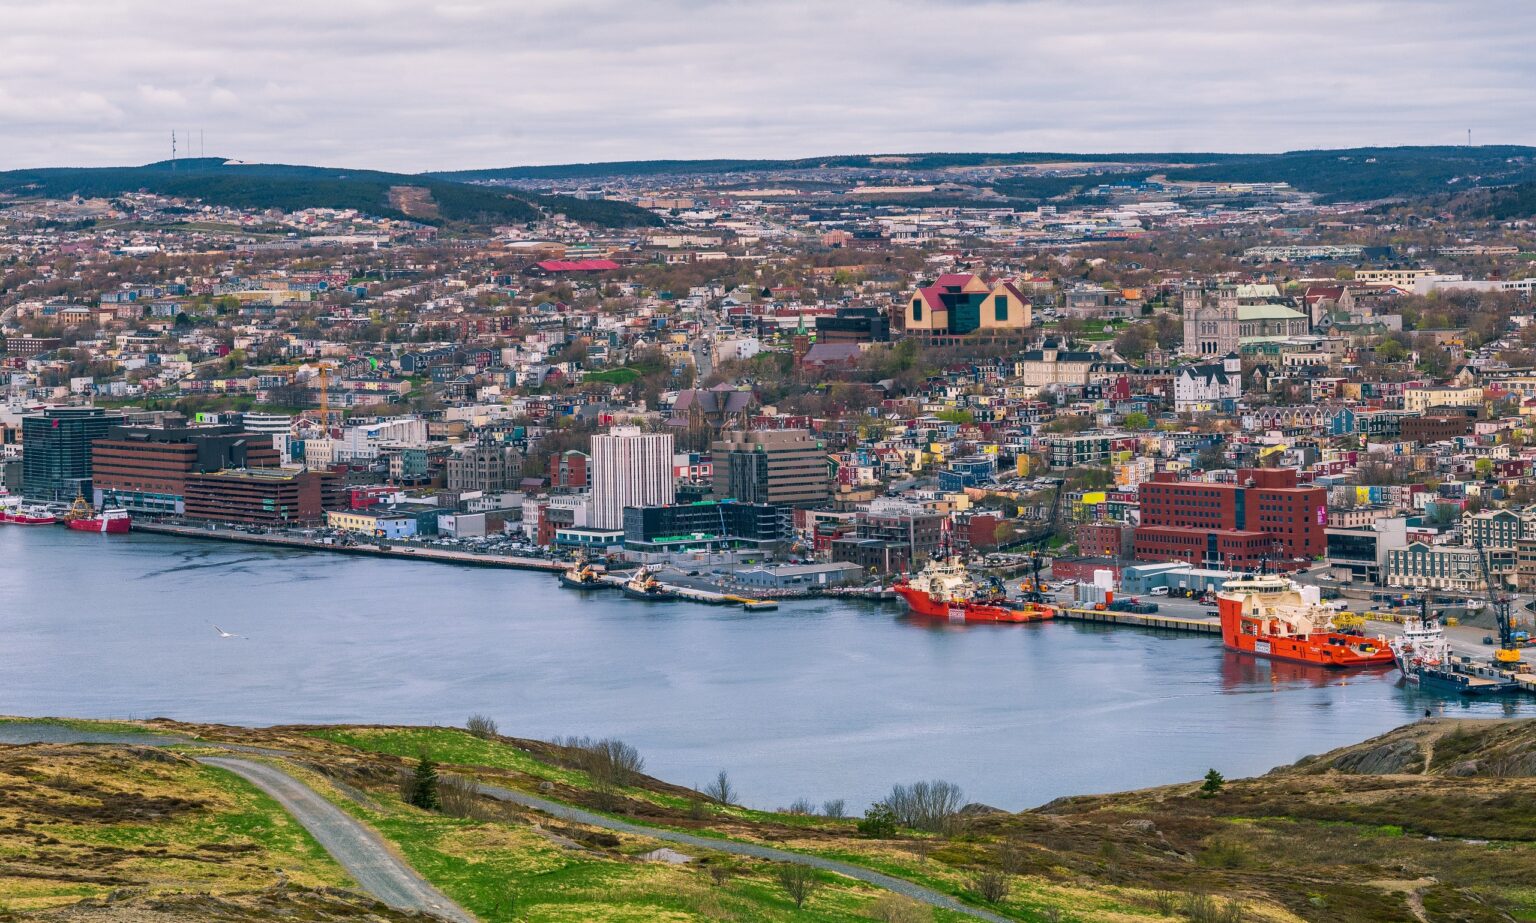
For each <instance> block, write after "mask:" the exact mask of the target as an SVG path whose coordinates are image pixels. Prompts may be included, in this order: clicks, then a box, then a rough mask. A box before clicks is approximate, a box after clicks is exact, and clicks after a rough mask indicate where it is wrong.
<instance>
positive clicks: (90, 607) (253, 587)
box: [0, 526, 1536, 809]
mask: <svg viewBox="0 0 1536 923" xmlns="http://www.w3.org/2000/svg"><path fill="white" fill-rule="evenodd" d="M215 625H217V626H219V627H220V628H222V629H223V630H224V631H226V632H229V633H232V634H235V635H240V636H243V637H238V638H225V637H220V635H219V634H218V633H217V632H216V631H215V629H214V627H213V626H215ZM1426 709H1428V710H1430V711H1431V712H1433V713H1436V714H1454V715H1463V716H1485V717H1495V716H1502V715H1532V714H1536V703H1531V702H1529V701H1521V700H1514V701H1510V702H1499V701H1493V702H1468V701H1464V700H1459V699H1454V698H1447V697H1442V696H1437V695H1433V694H1426V693H1421V692H1419V691H1417V690H1413V689H1411V688H1407V687H1404V686H1403V684H1402V683H1400V682H1399V681H1398V677H1397V674H1396V672H1395V671H1377V672H1373V673H1366V674H1342V675H1341V674H1337V673H1330V672H1328V671H1325V670H1321V669H1314V668H1308V667H1302V666H1289V665H1282V664H1273V663H1269V662H1266V661H1261V660H1253V659H1249V658H1245V657H1241V656H1239V655H1234V654H1230V653H1227V652H1224V651H1223V650H1222V649H1221V646H1220V642H1219V640H1218V639H1214V638H1209V637H1204V636H1192V635H1176V634H1162V633H1157V632H1151V631H1144V630H1139V629H1128V628H1111V627H1103V626H1095V625H1082V624H1069V623H1048V624H1042V625H972V626H951V625H935V624H931V623H923V622H915V621H912V620H910V619H908V618H906V617H903V616H900V615H898V610H897V609H896V608H895V607H890V606H879V605H874V604H867V603H858V602H844V601H792V602H787V603H785V604H784V605H782V606H781V607H780V608H779V609H777V610H776V611H772V612H762V613H747V612H743V611H740V610H738V609H734V608H717V607H710V606H701V605H696V604H690V603H646V602H633V601H629V600H625V599H623V598H622V597H621V596H619V594H617V593H612V592H603V591H595V592H587V593H582V592H577V591H573V590H567V589H563V588H561V587H560V586H559V583H558V581H557V580H556V579H555V578H554V577H552V576H549V575H545V574H537V573H526V572H516V571H501V570H490V569H481V568H462V567H455V566H451V565H443V564H429V563H417V562H411V561H400V560H382V559H372V558H364V557H352V556H345V555H336V554H330V553H326V552H318V551H316V552H309V551H287V550H274V549H264V548H255V547H250V546H244V545H238V544H228V543H222V542H211V541H202V540H196V539H183V538H172V537H163V536H150V535H131V536H104V535H92V534H86V533H79V532H70V531H67V530H64V529H59V528H44V527H36V528H24V527H17V526H0V713H4V714H15V715H32V716H43V715H70V716H97V717H152V716H167V717H173V718H180V719H184V720H207V721H221V722H227V723H237V724H252V725H264V724H287V723H299V722H313V723H319V722H370V723H413V724H431V723H438V724H452V725H462V723H463V721H464V719H465V718H466V717H467V716H468V715H469V714H471V713H473V712H481V713H485V714H487V715H490V716H492V717H494V718H495V719H496V720H497V721H498V722H499V724H500V726H501V729H502V731H503V733H508V734H515V735H519V736H525V737H538V738H548V737H553V736H556V735H562V736H563V735H569V734H580V735H593V736H617V737H621V738H623V739H625V740H626V741H628V742H630V743H632V744H634V745H635V746H637V747H638V748H639V749H640V751H641V753H642V754H643V755H644V756H645V757H646V760H647V768H648V770H649V771H650V772H652V773H653V774H655V775H658V776H660V777H662V778H665V779H667V780H669V781H673V782H677V783H680V784H684V785H690V784H700V785H701V784H703V783H704V782H705V781H707V780H708V779H709V778H711V777H713V775H714V774H715V772H716V771H718V770H719V769H722V768H723V769H726V770H727V771H729V772H730V774H731V777H732V780H733V782H734V783H735V785H736V787H737V788H739V789H740V791H741V793H742V798H743V800H744V801H745V802H746V803H748V804H750V805H753V806H756V807H767V808H772V807H778V806H782V805H786V804H788V803H789V802H790V801H792V800H793V799H795V798H798V797H806V798H810V799H812V800H814V801H816V802H818V803H819V802H820V801H822V800H824V799H828V798H845V799H847V801H848V803H849V805H850V807H857V808H859V809H862V807H863V806H864V805H865V804H867V803H868V802H869V801H871V800H874V799H876V798H878V797H879V796H880V795H881V794H883V793H884V792H885V791H886V790H888V789H889V787H890V785H891V784H892V783H894V782H907V781H913V780H916V779H923V778H945V779H948V780H951V781H953V782H956V783H958V784H959V785H960V786H961V787H962V788H963V789H964V790H965V793H966V796H967V798H968V799H970V800H975V801H982V802H986V803H988V804H992V805H996V806H998V807H1003V808H1010V809H1021V808H1026V807H1030V806H1034V805H1037V804H1040V803H1042V802H1044V801H1047V800H1049V799H1051V798H1054V797H1057V796H1060V795H1065V794H1073V793H1084V792H1100V791H1113V790H1118V789H1125V788H1136V787H1142V786H1148V785H1156V784H1162V783H1168V782H1176V781H1180V780H1189V779H1196V778H1198V777H1199V776H1201V775H1202V774H1203V773H1204V772H1205V771H1206V769H1207V768H1210V767H1215V768H1217V769H1219V770H1221V771H1222V772H1223V773H1224V774H1226V775H1227V776H1237V775H1246V774H1252V773H1257V772H1262V771H1264V770H1267V769H1269V768H1270V767H1272V766H1275V765H1278V764H1281V763H1287V762H1290V761H1293V760H1295V759H1297V758H1299V757H1301V756H1303V755H1306V754H1309V753H1318V752H1321V751H1324V750H1327V749H1330V748H1332V747H1335V746H1339V745H1342V744H1346V743H1351V742H1355V741H1358V740H1361V739H1363V738H1365V737H1368V736H1370V735H1373V734H1376V733H1379V732H1382V731H1385V730H1388V729H1389V728H1392V727H1395V726H1397V725H1399V724H1402V723H1405V722H1408V721H1412V720H1414V719H1415V718H1417V717H1419V716H1422V715H1423V714H1424V713H1425V711H1426Z"/></svg>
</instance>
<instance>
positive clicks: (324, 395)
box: [320, 362, 331, 434]
mask: <svg viewBox="0 0 1536 923" xmlns="http://www.w3.org/2000/svg"><path fill="white" fill-rule="evenodd" d="M320 425H321V426H323V427H325V428H326V430H327V434H329V430H330V426H331V370H330V368H329V367H328V366H327V365H326V364H325V363H323V362H322V363H321V364H320Z"/></svg>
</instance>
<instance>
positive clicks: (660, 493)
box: [592, 426, 677, 529]
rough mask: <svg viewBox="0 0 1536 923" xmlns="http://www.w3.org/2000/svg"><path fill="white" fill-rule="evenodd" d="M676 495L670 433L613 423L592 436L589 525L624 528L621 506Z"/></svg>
mask: <svg viewBox="0 0 1536 923" xmlns="http://www.w3.org/2000/svg"><path fill="white" fill-rule="evenodd" d="M676 499H677V491H676V488H675V485H674V484H673V482H672V434H671V433H643V432H641V431H640V428H639V427H637V426H615V427H613V428H612V429H611V430H609V431H608V433H607V434H606V435H599V436H593V437H592V526H593V528H596V529H622V528H624V507H626V506H661V505H663V504H667V503H672V502H673V501H675V500H676Z"/></svg>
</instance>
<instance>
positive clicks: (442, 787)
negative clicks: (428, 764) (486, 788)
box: [437, 776, 487, 818]
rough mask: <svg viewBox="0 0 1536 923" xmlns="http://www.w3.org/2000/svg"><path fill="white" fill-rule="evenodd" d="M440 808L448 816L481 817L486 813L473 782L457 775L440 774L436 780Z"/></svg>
mask: <svg viewBox="0 0 1536 923" xmlns="http://www.w3.org/2000/svg"><path fill="white" fill-rule="evenodd" d="M437 794H438V801H439V802H440V804H441V807H440V809H441V810H442V812H443V813H444V814H447V815H448V816H449V817H469V818H481V817H484V816H485V815H486V813H487V812H486V811H485V809H484V805H483V804H482V803H481V801H480V797H479V793H478V792H477V791H476V790H475V784H474V783H473V782H471V781H469V780H468V779H463V778H460V777H459V776H441V777H439V778H438V782H437Z"/></svg>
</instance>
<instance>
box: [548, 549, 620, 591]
mask: <svg viewBox="0 0 1536 923" xmlns="http://www.w3.org/2000/svg"><path fill="white" fill-rule="evenodd" d="M601 578H602V571H601V570H599V569H598V568H597V567H594V566H593V565H592V563H591V562H590V561H588V560H587V558H586V556H585V555H583V556H581V557H579V558H577V559H576V562H575V563H574V564H572V565H571V566H570V567H568V568H566V569H565V570H563V571H561V572H560V583H561V585H562V586H568V587H571V588H572V589H576V590H601V589H604V588H606V587H608V586H610V585H611V584H608V583H604V582H603V580H602V579H601Z"/></svg>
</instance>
